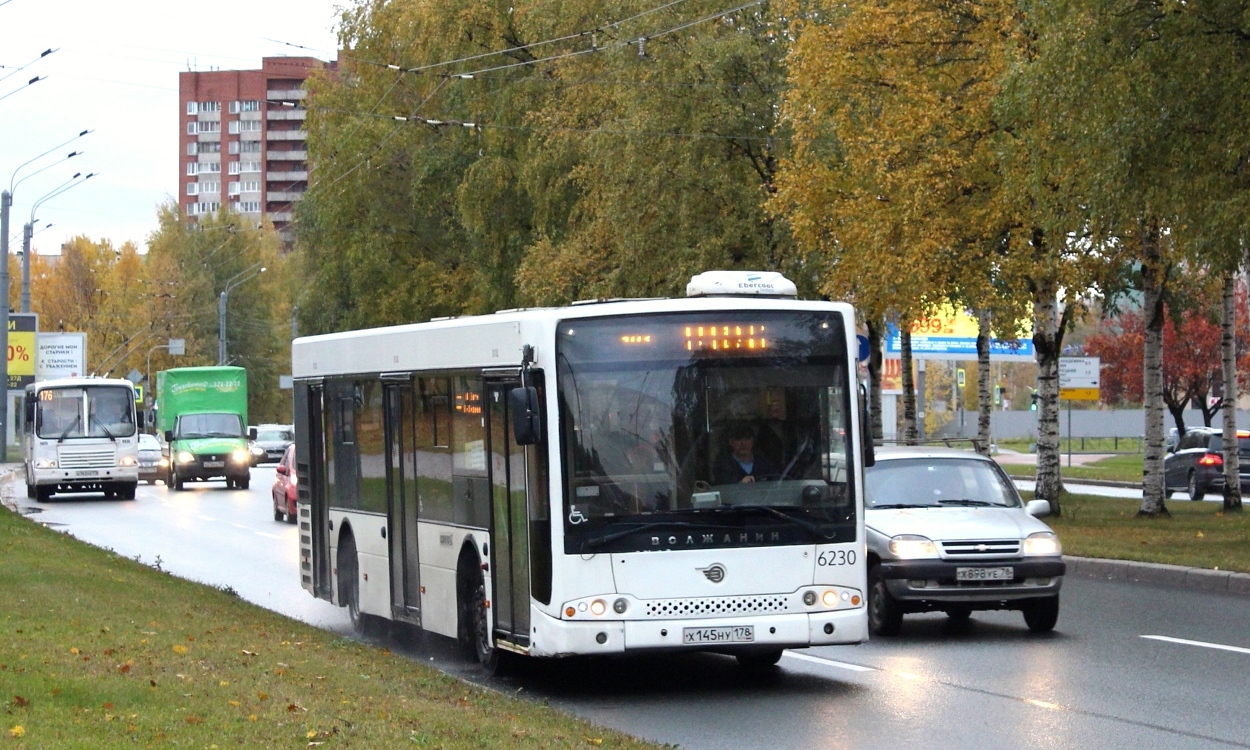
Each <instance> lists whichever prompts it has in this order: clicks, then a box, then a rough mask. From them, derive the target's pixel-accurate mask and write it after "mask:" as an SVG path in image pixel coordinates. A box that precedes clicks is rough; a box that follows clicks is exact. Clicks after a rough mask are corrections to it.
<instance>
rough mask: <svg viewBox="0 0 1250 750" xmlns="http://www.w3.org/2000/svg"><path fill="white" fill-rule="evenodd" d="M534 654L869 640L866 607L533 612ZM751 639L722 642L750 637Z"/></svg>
mask: <svg viewBox="0 0 1250 750" xmlns="http://www.w3.org/2000/svg"><path fill="white" fill-rule="evenodd" d="M532 624H533V628H534V630H533V638H532V639H531V642H530V649H529V653H530V655H531V656H546V657H558V656H574V655H593V654H622V653H633V652H647V651H650V652H654V651H715V652H718V653H735V652H753V651H754V652H758V651H764V650H773V649H783V648H807V647H809V646H829V645H836V644H852V643H862V642H864V641H866V640H868V620H867V614H866V610H865V609H864V608H862V607H858V608H855V609H843V610H836V611H829V612H816V613H812V614H806V613H805V614H792V615H770V616H760V617H723V618H707V619H699V620H610V619H604V620H600V621H592V622H587V621H570V620H558V619H556V618H554V617H551V616H549V615H546V614H543V613H541V612H539V611H537V610H533V623H532ZM745 627H749V628H750V630H751V632H750V640H749V641H748V640H732V641H731V640H720V638H722V637H724V638H737V639H742V638H744V637H745V635H746V634H745V633H744V632H743V628H745Z"/></svg>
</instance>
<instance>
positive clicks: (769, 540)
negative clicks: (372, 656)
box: [292, 272, 872, 671]
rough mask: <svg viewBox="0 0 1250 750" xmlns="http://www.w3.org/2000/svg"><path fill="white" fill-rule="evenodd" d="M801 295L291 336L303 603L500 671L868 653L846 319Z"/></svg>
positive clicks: (742, 294) (746, 295) (771, 284)
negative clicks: (702, 657)
mask: <svg viewBox="0 0 1250 750" xmlns="http://www.w3.org/2000/svg"><path fill="white" fill-rule="evenodd" d="M796 297H797V296H796V294H795V287H794V284H793V283H792V282H790V281H789V280H787V279H785V278H784V277H783V276H781V275H780V274H776V273H767V272H758V273H741V272H709V273H705V274H700V275H698V276H695V277H694V278H692V279H691V282H690V284H689V286H688V288H687V297H686V298H681V299H652V300H608V301H595V302H593V303H585V304H582V303H575V304H573V305H571V306H568V307H562V308H542V309H525V310H511V311H502V312H499V313H496V314H494V315H483V316H473V317H463V318H454V319H443V320H435V321H430V322H427V323H419V324H413V325H402V326H394V327H387V328H377V329H371V330H361V331H348V332H342V333H332V334H325V335H319V336H310V337H305V338H299V339H296V341H295V342H294V344H293V346H292V360H293V362H292V367H293V373H294V387H295V393H294V404H295V415H294V416H295V432H296V450H295V456H296V473H297V479H298V504H297V509H298V516H299V535H300V575H301V579H302V584H303V586H304V588H306V589H307V590H308V591H310V592H311V593H312V595H314V596H316V597H319V598H322V599H327V600H329V601H331V602H333V603H335V604H337V605H339V606H345V607H347V608H348V611H349V613H350V616H351V619H352V621H353V623H354V624H355V625H356V626H357V627H359V628H365V627H367V626H370V625H374V624H378V623H380V622H381V621H386V620H392V621H398V622H404V623H409V624H411V625H413V626H416V627H419V628H422V629H424V630H426V631H429V632H433V633H438V634H441V635H444V636H448V637H451V638H456V639H458V640H459V642H460V644H461V645H462V646H463V648H464V649H465V651H466V653H468V654H471V655H476V657H477V658H478V659H479V660H480V661H481V663H482V665H483V666H484V667H485V668H486V669H487V670H488V671H493V670H494V669H495V668H496V667H497V666H498V664H499V662H500V659H501V658H512V657H513V656H515V655H524V656H529V657H562V656H572V655H606V654H623V653H625V654H627V653H633V652H644V651H646V652H656V651H681V650H702V651H715V652H720V653H724V654H731V655H733V656H735V657H737V659H738V660H739V661H740V662H741V663H742V664H743V665H744V666H748V667H764V666H770V665H772V664H775V663H776V662H777V661H778V659H780V657H781V655H782V651H783V650H784V649H790V648H803V647H809V646H817V645H827V644H851V643H859V642H862V641H864V640H866V639H867V617H866V602H865V593H866V588H865V585H866V584H865V578H866V560H865V554H864V525H863V523H864V522H863V512H862V510H863V497H862V494H863V489H862V488H863V467H864V465H865V464H870V463H871V461H872V448H871V441H866V440H865V439H864V434H865V433H864V431H863V427H862V425H863V422H864V417H863V408H864V407H863V400H862V396H861V394H860V392H859V391H858V390H857V388H856V382H855V377H856V368H855V354H854V353H855V352H856V351H857V347H856V346H855V321H854V315H853V312H852V309H851V307H850V306H849V305H847V304H844V303H834V302H819V301H802V300H799V299H797V298H796Z"/></svg>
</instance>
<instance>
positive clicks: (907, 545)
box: [890, 534, 938, 560]
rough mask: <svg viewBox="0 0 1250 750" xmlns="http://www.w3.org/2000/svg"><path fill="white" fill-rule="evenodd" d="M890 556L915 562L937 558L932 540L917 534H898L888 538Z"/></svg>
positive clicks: (935, 547) (935, 546)
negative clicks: (927, 558) (921, 559)
mask: <svg viewBox="0 0 1250 750" xmlns="http://www.w3.org/2000/svg"><path fill="white" fill-rule="evenodd" d="M890 554H892V555H894V556H895V557H897V558H898V559H900V560H916V559H920V558H925V557H937V556H938V551H937V545H936V544H934V543H933V540H932V539H929V538H927V537H923V536H919V535H918V534H899V535H898V536H896V537H891V538H890Z"/></svg>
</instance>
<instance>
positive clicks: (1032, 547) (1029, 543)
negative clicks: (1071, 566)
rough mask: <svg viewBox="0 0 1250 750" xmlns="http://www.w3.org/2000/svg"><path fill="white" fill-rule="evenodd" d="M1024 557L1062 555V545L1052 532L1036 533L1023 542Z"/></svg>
mask: <svg viewBox="0 0 1250 750" xmlns="http://www.w3.org/2000/svg"><path fill="white" fill-rule="evenodd" d="M1024 554H1026V555H1062V554H1063V545H1062V544H1060V543H1059V537H1057V536H1055V532H1053V531H1038V532H1036V533H1033V534H1029V536H1028V537H1027V538H1026V539H1025V540H1024Z"/></svg>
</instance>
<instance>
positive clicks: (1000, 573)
mask: <svg viewBox="0 0 1250 750" xmlns="http://www.w3.org/2000/svg"><path fill="white" fill-rule="evenodd" d="M1015 577H1016V571H1015V569H1014V568H1011V567H1006V568H955V580H956V581H1010V580H1011V579H1012V578H1015Z"/></svg>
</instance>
